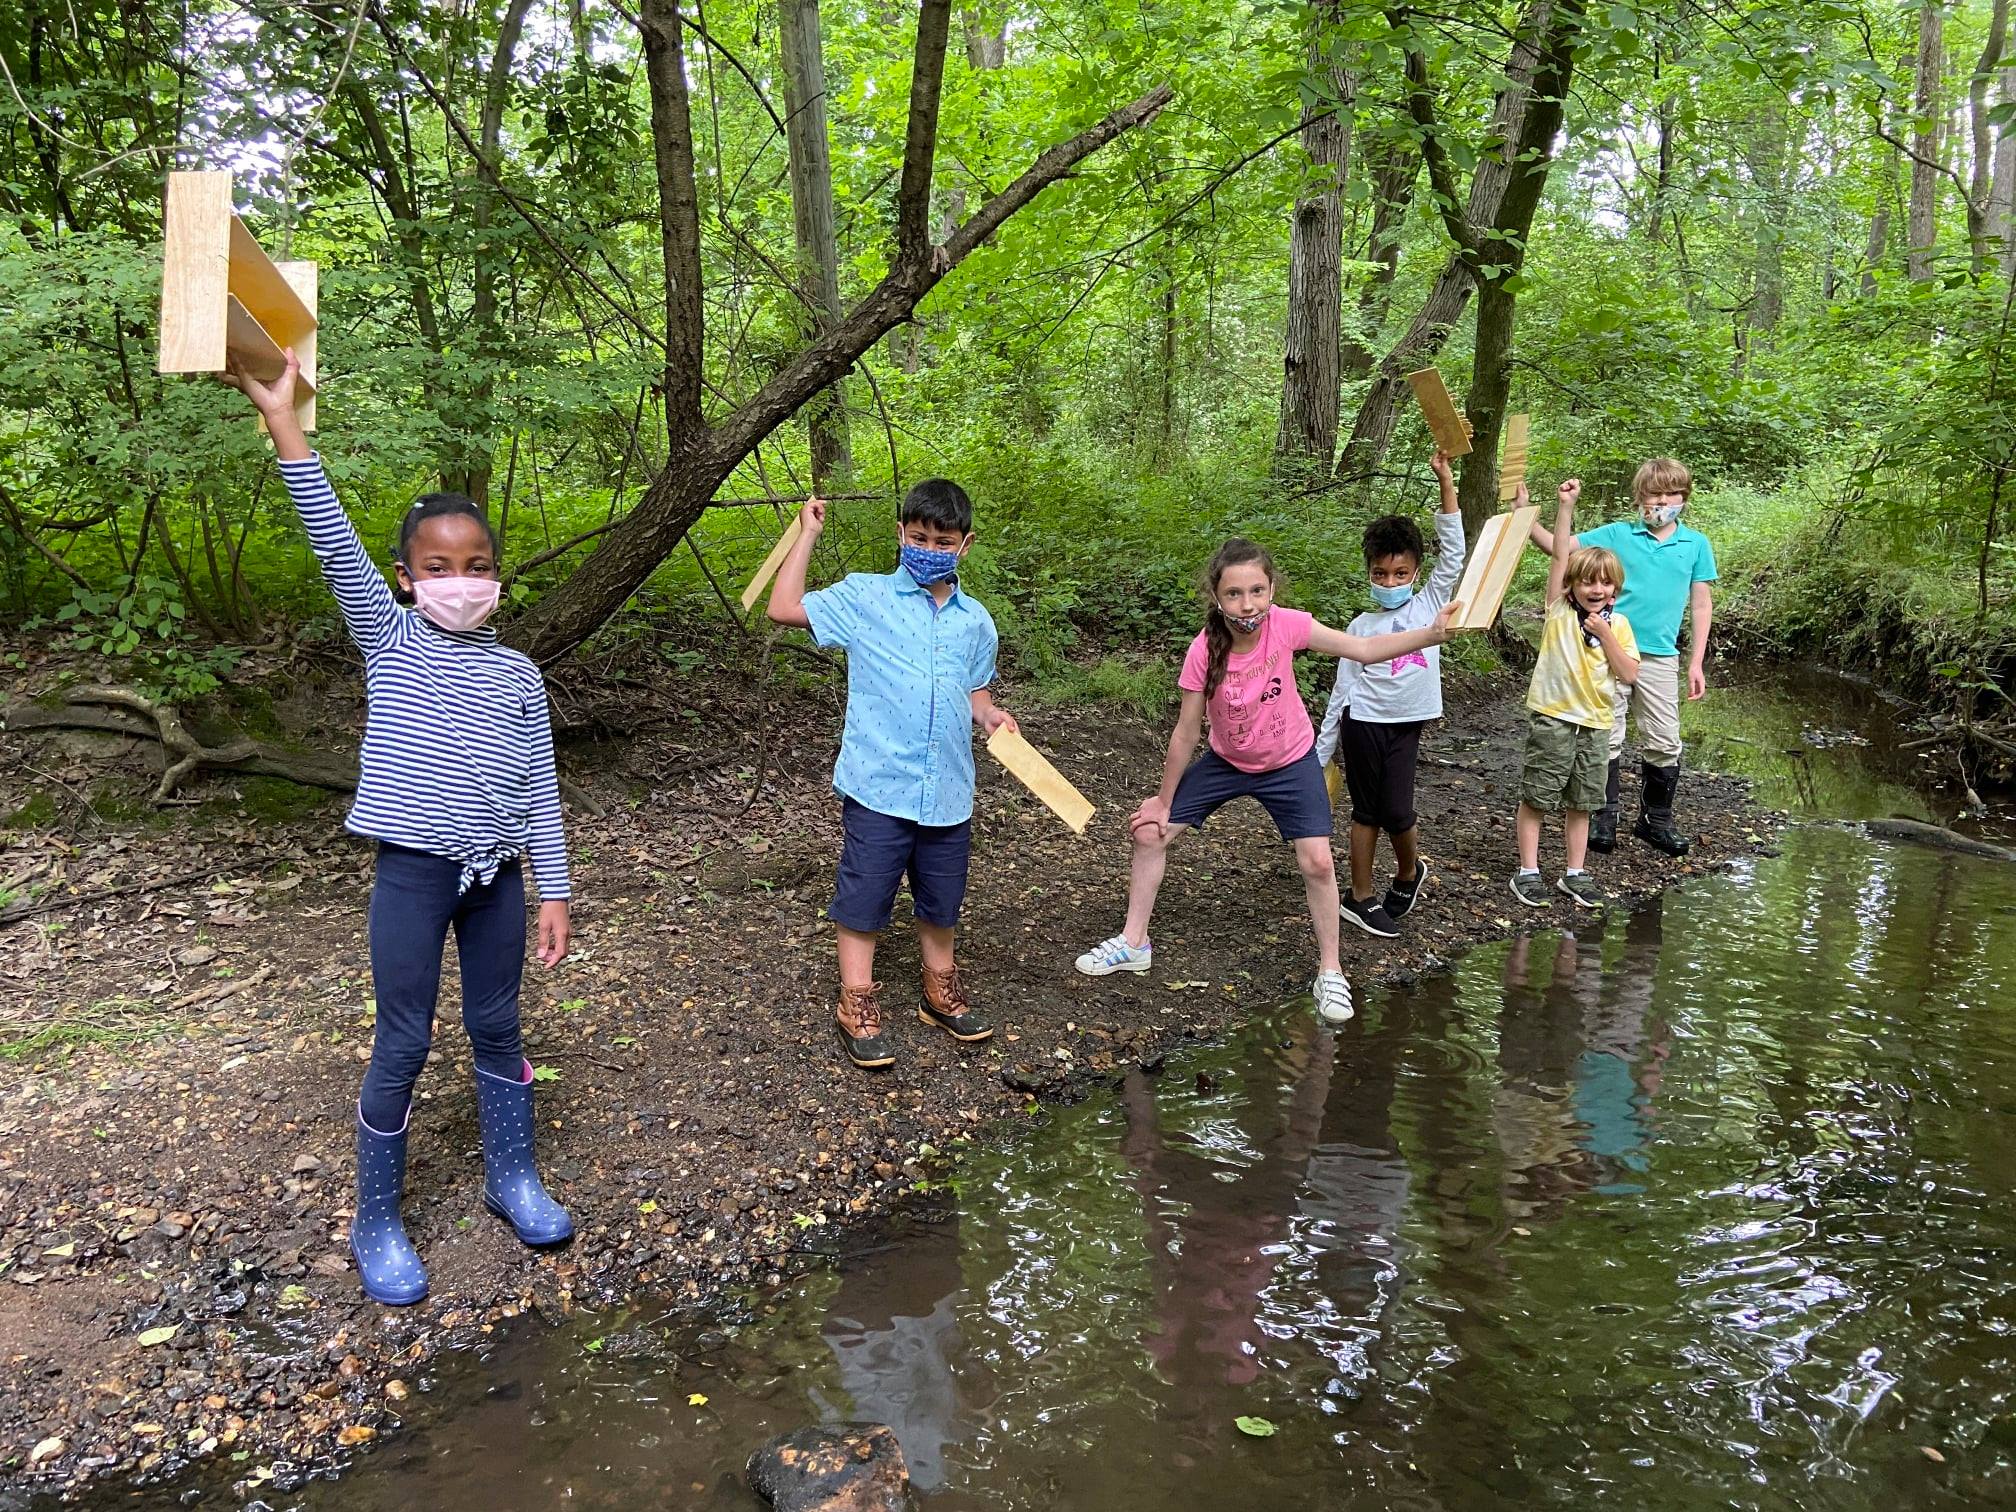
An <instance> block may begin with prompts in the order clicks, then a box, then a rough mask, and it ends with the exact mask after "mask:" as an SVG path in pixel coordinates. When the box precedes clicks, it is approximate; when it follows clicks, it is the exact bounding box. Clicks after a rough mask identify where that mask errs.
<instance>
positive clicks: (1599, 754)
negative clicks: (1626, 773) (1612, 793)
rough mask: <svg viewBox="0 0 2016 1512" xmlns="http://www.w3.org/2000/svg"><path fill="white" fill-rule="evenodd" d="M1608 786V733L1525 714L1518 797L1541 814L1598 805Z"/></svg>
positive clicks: (1606, 728)
mask: <svg viewBox="0 0 2016 1512" xmlns="http://www.w3.org/2000/svg"><path fill="white" fill-rule="evenodd" d="M1609 786H1610V729H1609V727H1608V726H1607V725H1606V726H1603V727H1602V728H1600V729H1598V728H1592V727H1590V726H1587V725H1578V724H1570V723H1568V721H1567V720H1565V719H1556V718H1554V716H1553V715H1551V714H1535V713H1532V712H1530V711H1529V712H1528V713H1527V715H1526V761H1525V765H1524V767H1523V768H1522V769H1521V771H1520V774H1519V796H1520V797H1521V798H1523V799H1524V800H1525V801H1526V802H1527V803H1528V804H1529V805H1531V806H1532V807H1534V808H1536V809H1538V810H1540V812H1541V813H1543V814H1558V813H1560V812H1561V811H1562V810H1564V809H1582V810H1584V811H1593V810H1595V809H1600V808H1601V807H1603V804H1604V801H1605V800H1606V799H1607V798H1608V797H1609Z"/></svg>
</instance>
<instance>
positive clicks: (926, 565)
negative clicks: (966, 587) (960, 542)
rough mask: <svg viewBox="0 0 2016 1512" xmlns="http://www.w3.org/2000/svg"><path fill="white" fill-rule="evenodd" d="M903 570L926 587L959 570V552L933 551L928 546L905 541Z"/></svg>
mask: <svg viewBox="0 0 2016 1512" xmlns="http://www.w3.org/2000/svg"><path fill="white" fill-rule="evenodd" d="M902 557H903V570H904V571H906V572H908V573H909V574H910V576H912V577H913V578H915V579H916V580H917V581H918V582H919V583H921V584H922V585H923V586H924V587H926V588H929V587H930V586H931V585H932V584H933V583H942V582H944V581H945V580H946V579H947V578H949V577H951V576H953V575H954V574H955V573H957V572H958V571H959V553H958V552H956V551H933V550H932V549H931V548H930V547H928V546H912V545H911V544H910V543H909V542H908V541H905V542H904V543H903V551H902Z"/></svg>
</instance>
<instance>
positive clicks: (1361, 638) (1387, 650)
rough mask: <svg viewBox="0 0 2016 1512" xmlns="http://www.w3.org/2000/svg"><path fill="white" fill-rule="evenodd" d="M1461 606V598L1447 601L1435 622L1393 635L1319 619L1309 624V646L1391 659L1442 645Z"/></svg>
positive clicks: (1361, 658) (1356, 657)
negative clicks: (1357, 632) (1362, 631)
mask: <svg viewBox="0 0 2016 1512" xmlns="http://www.w3.org/2000/svg"><path fill="white" fill-rule="evenodd" d="M1462 608H1463V604H1462V601H1461V600H1460V599H1459V600H1457V601H1456V602H1455V603H1452V604H1444V605H1443V606H1442V612H1441V613H1440V614H1438V615H1436V616H1435V623H1434V624H1432V625H1424V626H1422V627H1421V628H1420V629H1419V630H1402V631H1399V632H1398V633H1396V634H1393V635H1352V634H1349V633H1348V632H1346V631H1343V630H1332V629H1331V628H1330V627H1329V626H1328V625H1326V624H1323V623H1322V622H1321V621H1318V622H1317V623H1316V624H1314V625H1311V626H1310V627H1309V649H1310V650H1311V651H1314V652H1317V653H1318V654H1319V655H1323V656H1342V657H1347V658H1349V659H1350V660H1351V661H1355V662H1381V661H1391V660H1393V658H1395V657H1396V656H1405V655H1407V654H1408V653H1409V652H1410V651H1421V650H1425V649H1426V648H1427V647H1429V646H1439V645H1441V644H1442V642H1444V641H1446V640H1447V639H1449V621H1450V620H1451V619H1453V618H1455V616H1456V615H1457V614H1459V613H1460V612H1461V611H1462Z"/></svg>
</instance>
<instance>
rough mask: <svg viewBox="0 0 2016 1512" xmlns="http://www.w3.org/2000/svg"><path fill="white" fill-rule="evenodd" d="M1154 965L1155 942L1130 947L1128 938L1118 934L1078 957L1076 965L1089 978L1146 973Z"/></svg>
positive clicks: (1145, 941) (1147, 941)
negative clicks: (1122, 973)
mask: <svg viewBox="0 0 2016 1512" xmlns="http://www.w3.org/2000/svg"><path fill="white" fill-rule="evenodd" d="M1154 963H1155V945H1154V942H1153V941H1150V940H1143V941H1142V942H1141V943H1140V944H1139V945H1129V944H1128V943H1127V936H1125V935H1124V934H1117V935H1115V936H1113V938H1112V939H1110V940H1101V941H1100V942H1099V943H1098V944H1097V945H1094V946H1093V947H1092V948H1091V949H1090V950H1088V951H1086V952H1085V954H1083V955H1081V956H1080V957H1078V960H1077V963H1076V964H1077V967H1078V969H1079V970H1080V971H1082V972H1084V973H1085V975H1087V976H1111V975H1113V973H1114V972H1116V971H1146V970H1147V969H1148V968H1149V967H1150V966H1152V965H1154Z"/></svg>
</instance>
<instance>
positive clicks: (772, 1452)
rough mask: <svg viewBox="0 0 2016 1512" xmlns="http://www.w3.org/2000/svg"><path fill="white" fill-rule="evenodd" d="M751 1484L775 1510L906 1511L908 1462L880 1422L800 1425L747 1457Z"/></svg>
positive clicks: (908, 1480) (908, 1497)
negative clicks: (816, 1425)
mask: <svg viewBox="0 0 2016 1512" xmlns="http://www.w3.org/2000/svg"><path fill="white" fill-rule="evenodd" d="M745 1473H746V1474H747V1475H748V1477H749V1486H750V1489H751V1490H753V1491H754V1492H755V1493H756V1494H757V1495H758V1496H760V1497H762V1498H763V1499H764V1500H765V1501H767V1502H769V1503H770V1504H771V1505H772V1506H773V1507H775V1508H776V1509H777V1512H909V1508H910V1505H911V1502H910V1467H909V1466H908V1465H907V1464H905V1463H904V1462H903V1449H902V1446H901V1445H899V1444H898V1443H897V1442H896V1435H895V1434H894V1433H893V1432H891V1431H890V1430H889V1428H888V1427H886V1426H885V1425H883V1424H881V1423H837V1424H834V1425H833V1426H831V1427H822V1428H800V1429H799V1430H798V1431H797V1432H796V1433H787V1434H784V1435H782V1436H781V1437H778V1438H774V1439H772V1440H770V1442H769V1443H767V1444H765V1445H764V1446H763V1447H762V1448H761V1449H758V1450H757V1451H756V1452H755V1453H754V1454H752V1455H750V1456H749V1465H748V1469H747V1471H746V1472H745Z"/></svg>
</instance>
